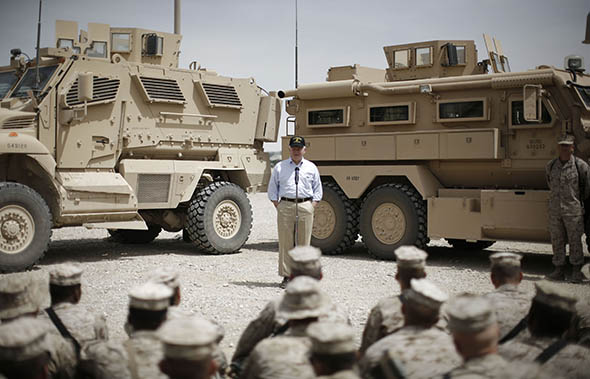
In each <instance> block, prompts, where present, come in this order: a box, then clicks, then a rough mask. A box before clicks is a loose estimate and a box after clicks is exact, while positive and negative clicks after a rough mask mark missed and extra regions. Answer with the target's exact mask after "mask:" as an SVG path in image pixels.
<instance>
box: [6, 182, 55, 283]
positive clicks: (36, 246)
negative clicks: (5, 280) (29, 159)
mask: <svg viewBox="0 0 590 379" xmlns="http://www.w3.org/2000/svg"><path fill="white" fill-rule="evenodd" d="M51 226H52V217H51V211H50V210H49V207H48V206H47V203H46V202H45V200H43V198H42V197H41V195H39V194H38V193H37V192H35V191H34V190H33V189H32V188H30V187H27V186H25V185H23V184H18V183H6V182H4V183H0V271H2V272H11V271H21V270H25V269H28V268H30V267H32V266H33V265H34V264H35V263H37V262H38V261H39V259H41V258H42V257H43V255H44V254H45V252H46V251H47V249H48V248H49V241H50V240H51Z"/></svg>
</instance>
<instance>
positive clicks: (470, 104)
mask: <svg viewBox="0 0 590 379" xmlns="http://www.w3.org/2000/svg"><path fill="white" fill-rule="evenodd" d="M484 103H485V101H484V100H483V99H482V100H469V101H445V102H439V103H438V120H439V121H465V120H472V121H477V120H484V119H485V118H486V111H485V106H484Z"/></svg>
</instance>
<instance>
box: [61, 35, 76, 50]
mask: <svg viewBox="0 0 590 379" xmlns="http://www.w3.org/2000/svg"><path fill="white" fill-rule="evenodd" d="M57 47H58V48H59V49H61V48H66V49H70V50H73V49H74V41H73V40H71V39H66V38H60V39H58V40H57Z"/></svg>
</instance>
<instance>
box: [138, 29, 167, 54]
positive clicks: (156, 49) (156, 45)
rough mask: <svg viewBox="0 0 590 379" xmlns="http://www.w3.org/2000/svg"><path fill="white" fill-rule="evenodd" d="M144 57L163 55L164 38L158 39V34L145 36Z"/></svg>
mask: <svg viewBox="0 0 590 379" xmlns="http://www.w3.org/2000/svg"><path fill="white" fill-rule="evenodd" d="M143 39H144V49H143V54H144V55H162V53H163V52H164V37H158V35H157V34H145V35H144V36H143Z"/></svg>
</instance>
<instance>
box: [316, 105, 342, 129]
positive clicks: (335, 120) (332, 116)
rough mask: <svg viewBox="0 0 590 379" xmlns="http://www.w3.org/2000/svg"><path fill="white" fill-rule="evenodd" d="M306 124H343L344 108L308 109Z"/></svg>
mask: <svg viewBox="0 0 590 379" xmlns="http://www.w3.org/2000/svg"><path fill="white" fill-rule="evenodd" d="M307 124H308V125H310V126H314V125H317V126H328V125H344V109H325V110H317V111H309V112H308V114H307Z"/></svg>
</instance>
